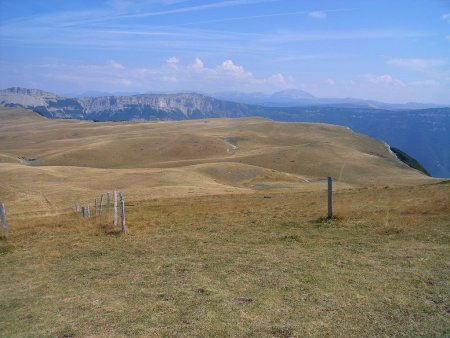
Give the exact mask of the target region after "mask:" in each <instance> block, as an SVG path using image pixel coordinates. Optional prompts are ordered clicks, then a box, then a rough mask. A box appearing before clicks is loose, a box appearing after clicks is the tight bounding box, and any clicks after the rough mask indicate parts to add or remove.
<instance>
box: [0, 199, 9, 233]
mask: <svg viewBox="0 0 450 338" xmlns="http://www.w3.org/2000/svg"><path fill="white" fill-rule="evenodd" d="M0 209H1V210H0V213H1V218H2V226H3V236H5V237H8V235H9V229H8V221H7V220H6V209H5V204H4V203H0Z"/></svg>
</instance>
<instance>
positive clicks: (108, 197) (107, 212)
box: [106, 191, 111, 217]
mask: <svg viewBox="0 0 450 338" xmlns="http://www.w3.org/2000/svg"><path fill="white" fill-rule="evenodd" d="M110 204H111V194H110V193H109V191H108V193H107V194H106V215H108V217H109V206H110Z"/></svg>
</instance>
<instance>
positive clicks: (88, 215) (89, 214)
mask: <svg viewBox="0 0 450 338" xmlns="http://www.w3.org/2000/svg"><path fill="white" fill-rule="evenodd" d="M87 217H88V218H91V208H90V206H89V204H88V206H87Z"/></svg>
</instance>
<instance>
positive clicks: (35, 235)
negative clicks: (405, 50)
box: [0, 111, 450, 337]
mask: <svg viewBox="0 0 450 338" xmlns="http://www.w3.org/2000/svg"><path fill="white" fill-rule="evenodd" d="M3 114H4V115H3V117H4V118H3V119H2V120H0V130H1V134H0V140H1V143H0V145H1V146H0V147H1V148H0V160H2V161H3V162H4V163H0V172H1V174H2V177H3V178H4V179H3V180H2V181H1V182H0V196H1V200H2V201H3V202H5V203H6V204H7V210H8V212H9V214H8V220H9V225H10V235H9V238H8V239H1V240H0V267H1V273H0V336H5V337H14V336H28V335H33V336H42V337H84V336H99V337H106V336H108V337H115V336H161V337H167V336H170V337H172V336H201V337H214V336H253V337H291V336H292V337H295V336H329V337H348V336H380V335H383V336H398V335H402V336H448V335H449V334H450V324H449V316H450V315H449V313H450V312H449V311H450V303H449V299H450V292H449V290H450V279H449V277H448V271H449V267H450V266H449V263H448V262H450V232H449V230H450V229H449V224H450V194H449V186H448V184H436V183H438V182H441V181H439V180H435V179H432V178H429V177H426V176H424V175H421V174H419V173H418V172H417V171H414V170H411V169H409V168H405V166H403V165H401V164H400V165H399V163H398V161H397V160H396V159H395V158H389V157H387V156H389V153H388V152H387V149H386V148H385V147H384V145H383V144H382V143H380V142H377V141H373V140H371V139H369V138H365V137H363V136H360V135H356V134H354V133H351V132H346V131H344V128H338V127H330V126H326V125H314V126H311V129H309V131H311V130H313V131H315V132H316V135H314V134H313V133H312V132H311V134H308V130H307V128H305V129H301V130H302V132H303V133H302V136H301V137H302V138H300V137H299V138H297V139H295V133H296V132H298V130H299V128H301V127H302V126H301V125H284V124H273V123H271V122H268V121H263V120H244V121H238V122H231V121H226V120H216V121H195V122H183V123H178V122H177V123H170V124H169V123H167V124H166V123H163V124H149V123H145V124H122V123H120V124H104V123H91V122H74V121H50V123H49V124H47V122H48V121H46V120H41V119H40V118H36V119H37V120H35V118H34V117H33V119H30V117H29V116H25V115H20V114H19V115H14V114H15V113H13V112H11V111H6V112H5V111H3ZM5 114H9V115H5ZM5 116H6V117H5ZM235 123H236V124H235ZM36 124H38V125H39V127H40V128H39V130H38V131H36V132H34V131H32V130H34V129H31V127H32V126H35V125H36ZM230 124H231V125H230ZM159 127H161V128H165V129H162V130H164V133H168V134H169V136H168V138H163V137H162V136H161V135H162V132H161V130H160V131H159V132H161V134H158V129H157V128H159ZM180 128H182V130H183V136H182V137H181V138H179V139H178V140H179V141H180V140H181V141H182V142H184V143H185V144H187V145H186V149H188V150H189V151H188V152H187V153H184V154H183V156H185V158H184V159H183V160H177V156H178V155H179V151H180V149H181V148H179V145H177V143H176V142H174V141H173V142H171V143H164V142H163V141H164V140H168V139H170V138H173V135H177V131H178V130H180ZM197 130H202V133H199V134H198V135H197V136H196V137H195V138H193V137H189V134H190V133H192V131H197ZM288 133H291V134H289V135H290V136H285V137H282V135H288ZM263 134H264V135H266V137H265V138H264V137H262V135H263ZM155 135H156V136H157V137H156V136H155ZM292 135H294V136H292ZM227 137H234V141H235V143H237V145H238V146H239V148H238V149H237V150H236V149H235V151H233V152H228V151H227V148H226V141H227ZM291 137H294V140H292V139H291ZM158 138H159V143H157V142H154V141H155V140H157V139H158ZM327 138H332V139H333V145H330V144H328V143H325V142H326V140H327ZM222 139H223V140H224V145H225V146H224V147H225V148H223V149H222V148H220V146H221V143H220V142H219V140H222ZM211 140H213V141H214V142H216V143H214V142H211ZM145 142H147V143H145ZM228 142H229V139H228ZM205 143H207V144H208V146H209V148H202V147H206V145H205ZM150 145H151V146H152V147H153V148H152V149H147V150H146V151H147V152H148V153H147V154H152V156H153V155H154V156H155V157H154V158H158V165H159V166H160V167H158V165H154V167H152V166H151V165H149V164H151V163H152V162H151V160H152V158H151V157H150V158H147V159H145V161H144V162H143V161H142V159H139V157H137V156H136V157H135V155H134V153H135V152H139V151H140V147H150ZM214 145H216V146H217V148H216V149H215V148H214ZM121 147H122V148H121ZM211 147H212V148H211ZM199 148H200V150H199ZM81 149H84V152H83V151H81ZM99 149H103V152H105V153H106V154H107V155H104V156H103V157H102V156H99V157H96V155H98V154H99ZM201 149H207V152H206V153H207V155H206V156H204V157H201V156H200V154H202V152H201ZM304 149H306V151H303V150H304ZM313 149H316V150H317V149H319V150H320V151H319V154H320V153H321V152H324V153H326V155H325V156H323V157H322V156H318V157H313V155H314V154H315V155H314V156H317V151H316V152H314V151H313ZM75 150H76V152H74V151H75ZM113 150H117V151H118V153H115V152H114V151H113ZM208 151H211V152H210V153H208ZM68 153H69V154H71V156H72V155H73V154H74V153H76V154H77V157H76V159H77V161H78V164H79V165H80V166H68V165H65V163H64V160H67V163H70V164H72V165H73V164H74V163H72V162H71V161H72V160H73V159H72V158H71V157H70V156H69V157H68V156H67V154H68ZM115 154H116V155H115ZM329 154H334V156H333V157H331V158H332V159H333V160H330V161H328V162H326V163H327V166H326V167H325V168H322V169H320V168H319V165H317V164H316V162H319V163H322V162H320V161H324V160H326V159H327V158H329V156H328V155H329ZM65 155H66V156H65ZM100 155H101V153H100ZM19 156H24V157H26V158H29V157H31V156H33V157H34V156H35V157H36V158H38V159H39V160H38V161H36V162H37V163H36V164H33V166H28V165H24V164H20V163H19ZM114 156H120V157H121V158H122V160H124V159H127V160H129V161H127V163H126V165H125V164H124V165H123V167H120V165H118V163H119V162H115V161H116V159H114ZM157 156H159V157H157ZM109 157H113V159H109ZM104 159H106V160H108V159H109V160H110V162H108V165H110V166H111V167H114V169H111V168H107V167H106V168H100V166H101V162H100V161H103V160H104ZM344 160H346V161H347V162H345V161H344ZM362 160H364V162H362ZM95 161H99V162H95ZM146 161H148V162H146ZM240 161H242V162H240ZM291 161H295V162H291ZM361 162H362V163H361ZM43 163H46V164H59V166H54V165H52V166H50V165H49V166H43ZM96 163H98V164H97V165H95V164H96ZM343 163H345V165H343ZM88 164H89V165H91V167H88ZM163 164H164V165H165V167H162V166H163ZM81 165H84V167H81ZM317 168H319V169H320V170H318V169H317ZM321 170H323V171H321ZM325 171H328V172H331V175H333V176H334V177H335V178H336V180H337V184H336V185H335V188H336V190H335V193H334V213H335V215H336V217H335V218H333V219H331V220H327V219H326V218H324V217H325V216H326V212H327V209H326V208H327V206H326V193H327V192H326V182H325V181H321V177H322V176H325V175H323V174H325ZM314 172H317V175H316V176H314V175H313V173H314ZM369 175H370V177H369ZM366 180H367V181H368V182H366ZM112 187H116V188H117V189H120V190H121V191H122V190H123V191H125V193H126V196H127V201H126V207H127V226H128V234H126V235H122V234H120V233H118V232H117V231H114V230H113V229H112V228H111V220H108V219H107V218H106V217H105V216H102V217H97V218H92V219H90V220H88V221H86V220H83V219H82V218H81V217H80V215H78V214H76V213H75V212H73V211H72V210H71V209H70V206H71V204H72V203H76V202H80V203H84V204H85V203H87V201H91V203H92V202H93V198H95V197H96V196H98V195H99V193H105V192H106V191H107V189H112Z"/></svg>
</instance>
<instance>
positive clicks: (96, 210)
mask: <svg viewBox="0 0 450 338" xmlns="http://www.w3.org/2000/svg"><path fill="white" fill-rule="evenodd" d="M94 205H95V216H97V215H98V207H97V199H95V204H94Z"/></svg>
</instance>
